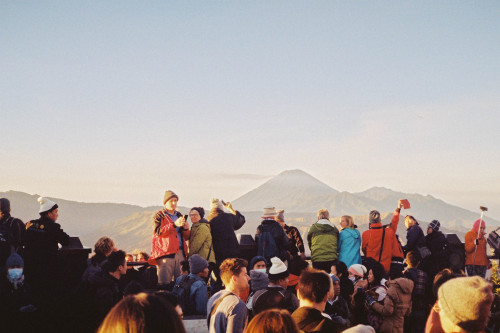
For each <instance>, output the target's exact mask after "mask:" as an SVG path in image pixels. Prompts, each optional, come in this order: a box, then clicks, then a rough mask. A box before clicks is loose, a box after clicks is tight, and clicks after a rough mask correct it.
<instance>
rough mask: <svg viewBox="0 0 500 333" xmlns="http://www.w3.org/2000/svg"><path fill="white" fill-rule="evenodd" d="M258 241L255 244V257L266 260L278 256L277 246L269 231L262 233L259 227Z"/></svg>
mask: <svg viewBox="0 0 500 333" xmlns="http://www.w3.org/2000/svg"><path fill="white" fill-rule="evenodd" d="M258 230H259V231H260V235H259V240H258V242H257V255H258V256H261V257H264V258H266V259H268V258H272V257H277V256H279V251H278V246H277V245H276V241H275V240H274V237H273V234H272V233H271V232H270V231H264V230H263V228H261V226H259V227H258Z"/></svg>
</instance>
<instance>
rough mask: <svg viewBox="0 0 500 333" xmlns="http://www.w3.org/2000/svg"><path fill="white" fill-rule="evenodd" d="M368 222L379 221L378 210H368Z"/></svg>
mask: <svg viewBox="0 0 500 333" xmlns="http://www.w3.org/2000/svg"><path fill="white" fill-rule="evenodd" d="M370 223H380V213H379V212H378V210H372V211H371V212H370Z"/></svg>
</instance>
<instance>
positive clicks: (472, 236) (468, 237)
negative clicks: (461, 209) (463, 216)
mask: <svg viewBox="0 0 500 333" xmlns="http://www.w3.org/2000/svg"><path fill="white" fill-rule="evenodd" d="M476 238H477V233H476V231H474V230H469V231H468V232H467V233H466V234H465V265H476V266H488V256H487V253H486V238H484V236H482V237H481V238H479V239H478V242H479V245H477V251H476V244H475V243H474V241H475V240H476ZM474 253H475V256H476V258H475V260H474Z"/></svg>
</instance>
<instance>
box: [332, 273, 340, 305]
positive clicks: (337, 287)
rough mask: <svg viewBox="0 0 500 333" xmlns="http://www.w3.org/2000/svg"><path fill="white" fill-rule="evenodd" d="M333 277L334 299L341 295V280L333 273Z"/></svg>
mask: <svg viewBox="0 0 500 333" xmlns="http://www.w3.org/2000/svg"><path fill="white" fill-rule="evenodd" d="M331 278H332V284H333V295H331V298H332V299H334V298H335V297H336V296H339V295H340V280H339V278H338V277H337V276H335V275H331Z"/></svg>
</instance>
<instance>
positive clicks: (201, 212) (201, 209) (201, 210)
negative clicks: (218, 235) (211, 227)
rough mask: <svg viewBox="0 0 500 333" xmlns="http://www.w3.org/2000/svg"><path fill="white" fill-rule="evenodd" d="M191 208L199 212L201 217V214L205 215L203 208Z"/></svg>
mask: <svg viewBox="0 0 500 333" xmlns="http://www.w3.org/2000/svg"><path fill="white" fill-rule="evenodd" d="M191 210H195V211H197V212H198V214H200V218H203V216H205V210H204V209H203V207H193V208H191Z"/></svg>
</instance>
